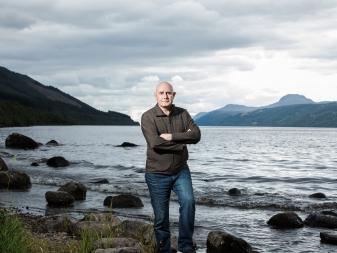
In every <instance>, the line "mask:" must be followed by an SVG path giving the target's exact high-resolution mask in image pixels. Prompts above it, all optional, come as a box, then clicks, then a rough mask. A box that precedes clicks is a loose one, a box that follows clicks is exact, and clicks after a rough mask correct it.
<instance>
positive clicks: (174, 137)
mask: <svg viewBox="0 0 337 253" xmlns="http://www.w3.org/2000/svg"><path fill="white" fill-rule="evenodd" d="M184 113H186V114H187V115H185V116H186V118H187V119H188V122H187V131H186V132H176V133H163V134H161V135H158V133H157V129H156V126H155V123H154V119H153V118H151V117H149V116H146V115H143V116H142V120H141V127H142V131H143V134H144V136H145V139H146V141H147V143H148V144H149V145H150V147H151V148H152V149H158V150H172V151H173V150H174V151H179V150H183V148H184V146H185V144H192V143H197V142H199V140H200V129H199V127H198V126H197V125H196V124H195V123H194V122H193V120H192V118H191V116H190V115H189V114H188V112H187V111H185V112H184Z"/></svg>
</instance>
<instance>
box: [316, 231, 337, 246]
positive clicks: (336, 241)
mask: <svg viewBox="0 0 337 253" xmlns="http://www.w3.org/2000/svg"><path fill="white" fill-rule="evenodd" d="M319 236H320V238H321V242H322V243H327V244H333V245H337V235H336V234H331V233H325V232H321V233H319Z"/></svg>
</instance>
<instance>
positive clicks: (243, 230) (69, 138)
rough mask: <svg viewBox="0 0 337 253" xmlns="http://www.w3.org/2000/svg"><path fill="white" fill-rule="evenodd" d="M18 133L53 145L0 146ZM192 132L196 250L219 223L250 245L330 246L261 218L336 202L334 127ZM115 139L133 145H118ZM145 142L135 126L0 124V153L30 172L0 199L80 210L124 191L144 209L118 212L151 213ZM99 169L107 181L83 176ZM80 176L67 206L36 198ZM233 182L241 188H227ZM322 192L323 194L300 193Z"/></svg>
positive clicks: (315, 234) (41, 209) (40, 209)
mask: <svg viewBox="0 0 337 253" xmlns="http://www.w3.org/2000/svg"><path fill="white" fill-rule="evenodd" d="M13 132H18V133H21V134H25V135H27V136H30V137H32V138H33V139H35V140H36V141H38V142H41V143H46V142H48V141H50V140H51V139H55V140H57V141H58V142H60V143H62V145H61V146H57V147H48V146H41V147H40V148H39V149H37V150H33V151H25V150H13V149H5V147H4V143H5V139H6V137H7V136H8V135H9V134H10V133H13ZM201 133H202V139H201V141H200V142H199V143H198V144H197V145H189V152H190V159H189V166H190V169H191V173H192V179H193V185H194V190H195V196H196V200H197V212H196V230H195V238H196V240H197V243H198V246H199V250H198V252H205V241H206V238H207V234H208V232H209V231H211V230H216V229H222V230H225V231H227V232H229V233H232V234H234V235H237V236H239V237H241V238H243V239H245V240H246V241H248V242H249V243H250V244H251V245H252V246H253V247H254V248H255V249H256V250H258V251H259V252H316V253H317V252H336V251H337V246H335V247H334V246H329V245H324V244H320V239H319V232H321V231H327V230H325V229H314V228H307V227H305V228H302V229H296V230H275V229H271V228H270V227H268V226H267V224H266V222H267V221H268V219H269V218H270V217H271V216H272V215H274V214H276V213H278V212H281V211H296V213H297V214H298V215H299V216H300V217H301V218H302V219H303V220H304V219H305V218H306V216H307V215H308V214H309V213H310V212H312V211H319V210H336V209H337V190H336V185H337V129H328V128H326V129H324V128H261V127H257V128H251V127H202V128H201ZM124 141H128V142H133V143H136V144H138V145H139V146H138V147H135V148H120V147H116V145H119V144H121V143H122V142H124ZM145 152H146V144H145V141H144V138H143V135H142V133H141V130H140V127H137V126H39V127H24V128H0V155H1V156H2V157H4V159H5V161H6V162H7V163H8V164H9V166H10V167H13V168H15V169H17V170H22V171H25V172H26V173H28V174H29V175H30V176H31V180H32V182H33V186H32V188H31V189H30V190H29V191H28V192H13V191H12V192H8V191H1V192H0V203H1V204H2V205H5V206H16V207H19V208H22V209H23V210H26V208H25V207H26V206H28V207H29V210H28V211H30V212H37V213H43V214H52V213H55V212H61V211H66V212H70V213H72V214H74V215H80V214H82V213H83V212H86V211H88V210H89V209H90V210H107V209H105V208H104V207H103V200H104V198H105V197H106V196H109V195H116V194H119V193H132V194H136V195H138V196H140V197H141V199H142V200H143V202H144V208H141V209H133V210H130V209H118V210H116V211H117V213H118V214H119V215H120V216H122V217H132V218H141V219H145V220H151V218H152V217H153V214H152V208H151V205H150V200H149V195H148V190H147V187H146V184H145V180H144V165H145ZM52 156H64V157H65V158H66V159H67V160H69V161H70V162H71V165H70V166H69V167H66V168H58V169H54V168H50V167H48V166H46V164H45V163H41V164H40V166H39V167H31V166H30V164H31V163H32V162H34V161H37V160H40V159H43V158H50V157H52ZM95 178H106V179H108V180H109V182H110V183H109V184H102V185H97V184H92V183H90V181H91V180H92V179H95ZM70 180H76V181H80V182H82V183H84V184H85V185H86V186H87V187H88V189H89V191H88V193H87V199H86V200H85V201H82V202H77V203H76V204H75V206H74V207H73V208H67V209H61V210H60V209H56V210H55V209H51V208H47V207H46V202H45V199H44V194H45V192H46V191H48V190H54V189H57V188H58V186H60V185H62V184H64V183H65V182H67V181H70ZM233 187H236V188H239V189H240V190H241V191H242V195H241V196H237V197H232V196H229V195H228V194H227V191H228V190H229V189H230V188H233ZM315 192H323V193H325V194H326V195H327V196H328V198H327V199H325V200H317V199H311V198H309V197H308V196H309V195H310V194H312V193H315ZM170 208H171V210H170V213H171V226H172V232H173V233H175V234H176V232H177V224H178V204H177V202H176V197H175V196H174V194H173V195H172V201H171V207H170Z"/></svg>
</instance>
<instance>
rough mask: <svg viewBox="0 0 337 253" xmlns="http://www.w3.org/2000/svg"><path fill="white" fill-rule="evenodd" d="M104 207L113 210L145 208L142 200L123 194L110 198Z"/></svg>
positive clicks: (106, 200) (106, 199)
mask: <svg viewBox="0 0 337 253" xmlns="http://www.w3.org/2000/svg"><path fill="white" fill-rule="evenodd" d="M103 204H104V206H108V207H111V208H131V207H143V206H144V205H143V202H142V200H141V199H140V198H138V197H136V196H133V195H130V194H121V195H118V196H114V197H112V196H108V197H106V198H105V200H104V203H103Z"/></svg>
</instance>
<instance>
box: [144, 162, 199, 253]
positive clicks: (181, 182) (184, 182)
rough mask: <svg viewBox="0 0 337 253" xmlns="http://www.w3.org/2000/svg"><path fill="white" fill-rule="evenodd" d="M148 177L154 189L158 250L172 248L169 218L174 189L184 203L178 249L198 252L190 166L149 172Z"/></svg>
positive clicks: (152, 190) (147, 181)
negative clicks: (168, 173) (163, 172)
mask: <svg viewBox="0 0 337 253" xmlns="http://www.w3.org/2000/svg"><path fill="white" fill-rule="evenodd" d="M145 179H146V183H147V186H148V188H149V191H150V196H151V203H152V207H153V212H154V216H155V218H154V231H155V236H156V242H157V250H158V252H161V253H169V252H171V242H170V237H171V234H170V222H169V202H170V196H171V190H173V191H174V192H175V193H176V194H177V196H178V201H179V205H180V208H179V214H180V215H179V237H178V250H179V251H182V252H194V251H193V241H192V237H193V231H194V216H195V201H194V195H193V188H192V180H191V174H190V170H189V168H188V166H184V167H183V168H182V169H181V170H180V172H178V173H177V174H175V175H165V174H159V173H148V172H147V173H145Z"/></svg>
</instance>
